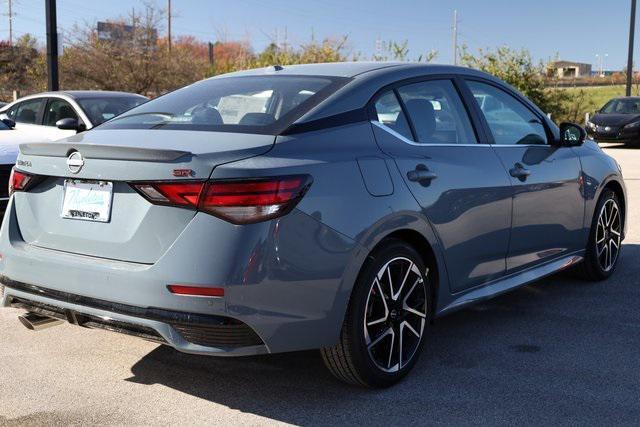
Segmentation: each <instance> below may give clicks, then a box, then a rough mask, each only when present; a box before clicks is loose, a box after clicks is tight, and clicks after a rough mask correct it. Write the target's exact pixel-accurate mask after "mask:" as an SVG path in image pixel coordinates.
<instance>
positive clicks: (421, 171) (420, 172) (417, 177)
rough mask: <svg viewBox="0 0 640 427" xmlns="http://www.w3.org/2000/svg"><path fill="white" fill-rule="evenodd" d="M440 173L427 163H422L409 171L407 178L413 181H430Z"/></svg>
mask: <svg viewBox="0 0 640 427" xmlns="http://www.w3.org/2000/svg"><path fill="white" fill-rule="evenodd" d="M437 177H438V174H436V173H435V172H432V171H430V170H429V168H427V167H426V166H425V165H423V164H420V165H418V166H416V168H415V169H414V170H412V171H409V172H407V179H408V180H409V181H413V182H419V183H421V184H422V183H428V182H430V181H431V180H433V179H436V178H437Z"/></svg>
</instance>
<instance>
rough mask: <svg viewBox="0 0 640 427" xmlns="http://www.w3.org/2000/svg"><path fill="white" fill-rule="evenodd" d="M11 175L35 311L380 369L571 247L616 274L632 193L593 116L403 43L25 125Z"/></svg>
mask: <svg viewBox="0 0 640 427" xmlns="http://www.w3.org/2000/svg"><path fill="white" fill-rule="evenodd" d="M11 193H12V196H11V200H10V203H9V208H8V214H7V215H6V216H5V219H4V222H3V224H2V228H1V230H0V254H1V255H2V257H1V258H0V271H1V274H2V276H1V277H0V282H1V283H2V284H3V285H4V286H5V293H4V298H3V304H4V305H5V306H12V307H21V308H24V309H26V310H27V311H28V312H29V313H28V314H27V315H25V316H23V317H22V319H21V320H22V322H23V323H24V324H25V325H26V326H28V327H29V328H32V329H39V328H42V327H44V326H51V325H53V324H56V323H58V322H59V321H61V320H67V321H69V322H71V323H74V324H77V325H81V326H84V327H88V328H104V329H109V330H114V331H119V332H123V333H128V334H133V335H136V336H140V337H143V338H145V339H149V340H154V341H157V342H160V343H163V344H167V345H170V346H172V347H174V348H175V349H177V350H180V351H183V352H187V353H195V354H206V355H213V356H241V355H254V354H261V353H276V352H285V351H294V350H305V349H321V353H322V356H323V358H324V360H325V362H326V365H327V367H328V368H329V370H330V371H331V372H332V373H333V374H335V375H336V377H338V378H340V379H342V380H344V381H347V382H349V383H353V384H359V385H366V386H372V387H381V386H388V385H391V384H393V383H395V382H396V381H398V380H400V379H401V378H402V377H403V376H404V375H406V374H407V373H408V372H409V371H410V370H411V368H412V367H413V366H414V365H415V363H416V360H417V359H418V356H419V354H420V352H421V348H422V346H423V344H424V341H425V339H426V336H427V335H426V334H425V331H426V330H427V328H429V327H430V325H431V321H432V320H433V319H434V317H437V316H442V315H444V314H447V313H450V312H452V311H454V310H458V309H460V308H462V307H465V306H467V305H469V304H472V303H475V302H478V301H482V300H485V299H487V298H491V297H493V296H495V295H498V294H501V293H503V292H506V291H509V290H511V289H514V288H517V287H519V286H523V285H525V284H527V283H530V282H532V281H534V280H537V279H539V278H541V277H544V276H547V275H549V274H552V273H555V272H557V271H560V270H563V269H566V268H570V267H572V268H575V269H577V270H578V271H579V272H580V273H581V274H582V275H583V276H584V277H585V278H587V279H590V280H603V279H606V278H607V277H609V276H610V275H611V274H613V272H614V271H615V268H616V264H617V261H618V258H619V255H620V251H621V248H622V247H621V242H622V240H623V238H624V233H625V217H626V205H627V204H626V195H625V187H624V184H623V180H622V176H621V172H620V169H619V167H618V165H617V164H616V162H615V161H614V160H613V159H611V158H610V157H609V156H607V155H606V154H604V153H603V152H602V151H601V150H600V148H599V147H598V146H597V145H596V144H595V143H594V142H593V141H588V140H585V131H584V129H582V128H581V127H579V126H577V125H574V124H569V123H564V124H562V125H561V126H560V128H558V126H556V125H555V124H554V123H553V122H551V121H550V120H549V119H548V118H547V117H546V116H545V114H544V113H543V112H542V111H540V109H538V108H537V107H536V106H535V105H534V104H532V103H531V102H530V101H529V100H527V99H525V98H524V97H522V96H521V95H520V94H518V93H517V92H516V91H515V90H514V89H513V88H511V87H509V86H507V85H506V84H505V83H503V82H501V81H500V80H498V79H496V78H494V77H492V76H490V75H487V74H484V73H482V72H479V71H474V70H469V69H465V68H458V67H449V66H436V65H418V64H406V63H403V64H380V63H373V64H369V63H342V64H340V63H338V64H318V65H301V66H291V67H288V66H287V67H276V68H267V69H259V70H252V71H245V72H240V73H234V74H228V75H222V76H217V77H214V78H211V79H208V80H205V81H202V82H199V83H195V84H193V85H190V86H187V87H186V88H183V89H180V90H177V91H175V92H172V93H170V94H167V95H164V96H161V97H159V98H157V99H154V100H152V101H149V102H148V103H146V104H143V105H141V106H139V107H137V108H134V109H132V110H130V111H128V112H127V113H125V114H123V115H121V116H119V117H118V118H116V119H114V120H111V121H108V122H106V123H104V124H102V125H100V126H98V127H96V128H95V129H94V130H92V131H91V132H87V133H81V134H78V135H74V136H71V137H69V138H67V139H65V140H64V141H60V142H58V143H55V144H23V145H22V146H21V154H20V157H19V159H18V164H17V166H16V168H15V170H14V173H13V179H12V184H11ZM567 303H568V304H569V303H570V301H568V302H567Z"/></svg>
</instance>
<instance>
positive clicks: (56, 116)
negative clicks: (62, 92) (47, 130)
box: [44, 98, 78, 126]
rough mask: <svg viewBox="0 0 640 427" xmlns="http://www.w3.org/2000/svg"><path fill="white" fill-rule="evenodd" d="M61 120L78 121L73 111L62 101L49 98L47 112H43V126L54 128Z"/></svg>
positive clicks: (69, 105)
mask: <svg viewBox="0 0 640 427" xmlns="http://www.w3.org/2000/svg"><path fill="white" fill-rule="evenodd" d="M61 119H76V120H77V119H78V115H77V114H76V112H75V110H74V109H73V107H72V106H71V104H69V103H68V102H67V101H65V100H64V99H60V98H50V99H49V104H48V105H47V110H46V111H45V112H44V125H45V126H55V125H56V122H57V121H58V120H61Z"/></svg>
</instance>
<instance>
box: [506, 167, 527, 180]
mask: <svg viewBox="0 0 640 427" xmlns="http://www.w3.org/2000/svg"><path fill="white" fill-rule="evenodd" d="M509 175H511V176H512V177H514V178H518V179H519V180H520V181H524V180H526V179H527V177H528V176H529V175H531V171H530V170H529V169H527V168H525V167H524V166H522V164H520V163H516V164H515V165H513V168H512V169H509Z"/></svg>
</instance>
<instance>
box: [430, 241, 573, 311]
mask: <svg viewBox="0 0 640 427" xmlns="http://www.w3.org/2000/svg"><path fill="white" fill-rule="evenodd" d="M583 259H584V251H578V252H574V253H572V254H570V255H566V256H564V257H562V258H558V259H556V260H553V261H549V262H547V263H545V264H542V265H539V266H536V267H531V268H529V269H527V270H524V271H520V272H518V273H514V274H512V275H509V276H506V277H504V278H502V279H499V280H497V281H494V282H490V283H488V284H486V285H483V286H481V287H478V288H474V289H471V290H470V291H467V292H465V293H461V294H457V295H454V299H453V301H451V303H449V304H448V305H446V306H445V307H443V308H442V309H440V310H439V311H438V312H437V313H436V316H437V317H440V316H443V315H445V314H449V313H451V312H453V311H456V310H459V309H461V308H463V307H466V306H468V305H471V304H475V303H477V302H480V301H484V300H488V299H491V298H494V297H496V296H498V295H501V294H504V293H506V292H509V291H511V290H513V289H516V288H519V287H521V286H524V285H527V284H529V283H531V282H535V281H536V280H539V279H542V278H543V277H546V276H549V275H551V274H553V273H557V272H558V271H561V270H564V269H566V268H568V267H571V266H572V265H575V264H577V263H579V262H580V261H582V260H583Z"/></svg>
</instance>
